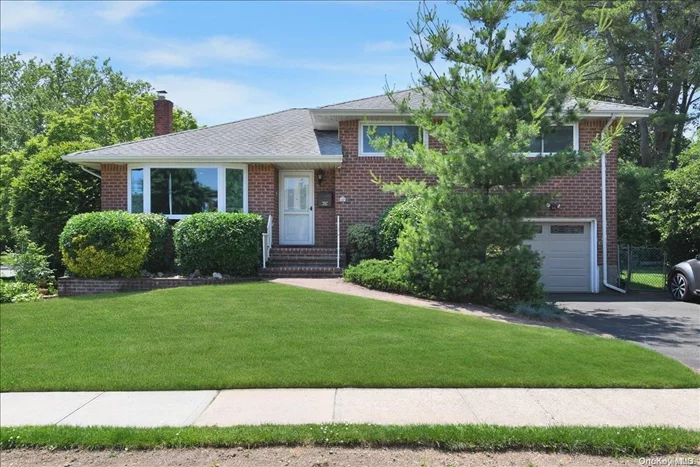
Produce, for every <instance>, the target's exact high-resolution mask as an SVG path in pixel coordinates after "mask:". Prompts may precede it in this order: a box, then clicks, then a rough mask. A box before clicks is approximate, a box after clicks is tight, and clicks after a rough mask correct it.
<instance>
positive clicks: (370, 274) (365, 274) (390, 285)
mask: <svg viewBox="0 0 700 467" xmlns="http://www.w3.org/2000/svg"><path fill="white" fill-rule="evenodd" d="M343 277H344V278H345V280H346V281H348V282H353V283H355V284H359V285H362V286H364V287H367V288H369V289H376V290H386V291H388V292H402V293H405V292H408V291H409V286H408V283H407V282H406V280H405V279H404V278H403V276H402V275H401V273H400V272H399V270H398V268H397V267H396V264H394V262H393V261H391V260H388V259H367V260H364V261H362V262H361V263H360V264H358V265H356V266H350V267H348V268H347V269H345V271H343Z"/></svg>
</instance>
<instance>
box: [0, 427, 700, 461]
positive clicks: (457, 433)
mask: <svg viewBox="0 0 700 467" xmlns="http://www.w3.org/2000/svg"><path fill="white" fill-rule="evenodd" d="M299 445H305V446H336V447H337V446H363V447H430V448H438V449H443V450H448V451H509V450H535V451H546V452H568V453H581V454H595V455H609V456H641V455H651V454H671V453H699V452H700V431H692V430H685V429H680V428H666V427H636V428H613V427H503V426H494V425H412V426H395V425H394V426H381V425H355V424H350V425H346V424H331V425H262V426H237V427H228V428H220V427H181V428H177V427H163V428H117V427H87V428H83V427H74V426H27V427H17V428H10V427H5V428H2V429H0V449H13V448H47V449H76V448H78V449H87V450H102V449H124V448H129V449H157V448H194V447H212V448H213V447H218V448H221V447H238V446H240V447H246V448H253V447H263V446H299Z"/></svg>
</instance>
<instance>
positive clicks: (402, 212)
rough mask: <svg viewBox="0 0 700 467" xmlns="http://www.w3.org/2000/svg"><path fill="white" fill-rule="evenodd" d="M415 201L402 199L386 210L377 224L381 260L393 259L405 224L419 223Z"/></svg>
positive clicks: (378, 248)
mask: <svg viewBox="0 0 700 467" xmlns="http://www.w3.org/2000/svg"><path fill="white" fill-rule="evenodd" d="M416 211H417V206H416V203H415V201H414V200H407V199H402V200H401V201H399V202H398V203H396V204H394V205H393V206H389V207H388V208H386V209H385V210H384V212H383V213H382V216H381V217H380V218H379V222H378V223H377V251H378V253H379V257H380V258H393V257H394V250H395V249H396V247H397V246H398V244H399V243H398V242H399V235H400V234H401V231H403V226H404V223H406V222H411V223H415V222H417V219H418V215H417V212H416Z"/></svg>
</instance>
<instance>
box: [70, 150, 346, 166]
mask: <svg viewBox="0 0 700 467" xmlns="http://www.w3.org/2000/svg"><path fill="white" fill-rule="evenodd" d="M61 158H62V159H63V160H65V161H67V162H72V163H74V164H79V165H85V166H93V167H94V164H98V165H99V164H146V165H147V164H168V163H188V164H189V163H201V164H226V163H229V164H275V163H286V162H299V163H340V162H342V160H343V155H342V154H333V155H324V156H286V155H285V156H261V155H248V156H241V155H236V156H232V155H220V156H172V155H153V154H151V155H148V156H145V155H109V156H96V155H81V154H80V153H76V154H68V155H65V156H62V157H61Z"/></svg>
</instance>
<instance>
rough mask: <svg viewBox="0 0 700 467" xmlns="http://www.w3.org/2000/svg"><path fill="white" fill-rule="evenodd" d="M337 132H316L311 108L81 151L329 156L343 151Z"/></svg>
mask: <svg viewBox="0 0 700 467" xmlns="http://www.w3.org/2000/svg"><path fill="white" fill-rule="evenodd" d="M342 153H343V152H342V149H341V146H340V142H339V141H338V132H337V131H316V130H314V127H313V122H312V121H311V114H310V113H309V110H308V109H290V110H284V111H282V112H277V113H273V114H269V115H263V116H261V117H254V118H249V119H246V120H239V121H237V122H232V123H225V124H222V125H215V126H211V127H204V128H198V129H196V130H189V131H182V132H178V133H171V134H169V135H164V136H156V137H154V138H147V139H143V140H139V141H133V142H129V143H123V144H116V145H113V146H107V147H104V148H99V149H93V150H91V151H83V152H79V153H76V154H72V155H71V156H68V157H67V159H68V160H72V159H75V160H76V161H78V160H80V159H81V158H86V157H94V156H100V157H102V156H105V157H109V156H149V157H154V156H155V157H157V156H162V157H173V156H179V157H190V156H191V157H206V156H222V155H226V156H232V157H235V156H264V157H274V156H287V157H288V156H300V157H308V156H311V157H313V156H331V155H338V156H340V155H342Z"/></svg>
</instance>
